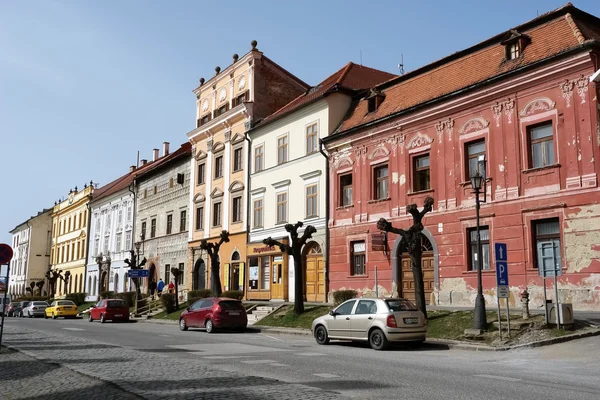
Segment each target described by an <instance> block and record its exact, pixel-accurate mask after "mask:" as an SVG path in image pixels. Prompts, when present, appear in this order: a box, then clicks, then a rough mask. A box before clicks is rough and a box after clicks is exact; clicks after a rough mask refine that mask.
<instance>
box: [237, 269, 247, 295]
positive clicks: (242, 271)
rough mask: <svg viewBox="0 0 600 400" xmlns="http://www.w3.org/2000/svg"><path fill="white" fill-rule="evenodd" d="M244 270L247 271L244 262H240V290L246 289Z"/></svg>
mask: <svg viewBox="0 0 600 400" xmlns="http://www.w3.org/2000/svg"><path fill="white" fill-rule="evenodd" d="M244 272H246V269H245V265H244V263H240V280H239V282H238V284H239V287H240V290H241V291H244V283H245V282H244Z"/></svg>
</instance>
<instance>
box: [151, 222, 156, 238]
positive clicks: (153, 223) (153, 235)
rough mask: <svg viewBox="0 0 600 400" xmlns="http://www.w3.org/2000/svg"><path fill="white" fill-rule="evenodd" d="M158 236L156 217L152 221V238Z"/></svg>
mask: <svg viewBox="0 0 600 400" xmlns="http://www.w3.org/2000/svg"><path fill="white" fill-rule="evenodd" d="M155 237H156V218H153V219H152V220H151V221H150V238H155Z"/></svg>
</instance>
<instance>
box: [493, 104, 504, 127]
mask: <svg viewBox="0 0 600 400" xmlns="http://www.w3.org/2000/svg"><path fill="white" fill-rule="evenodd" d="M492 113H494V120H495V121H496V128H500V117H502V104H501V103H498V102H496V104H494V105H492Z"/></svg>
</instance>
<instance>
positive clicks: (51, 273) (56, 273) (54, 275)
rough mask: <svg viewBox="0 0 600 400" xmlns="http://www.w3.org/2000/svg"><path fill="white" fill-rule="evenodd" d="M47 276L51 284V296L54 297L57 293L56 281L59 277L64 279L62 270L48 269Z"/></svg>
mask: <svg viewBox="0 0 600 400" xmlns="http://www.w3.org/2000/svg"><path fill="white" fill-rule="evenodd" d="M46 278H47V279H48V284H49V285H50V297H54V296H55V295H56V282H57V281H58V279H59V278H60V279H62V271H61V270H60V269H58V270H57V269H51V270H48V271H46Z"/></svg>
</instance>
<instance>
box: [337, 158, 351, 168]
mask: <svg viewBox="0 0 600 400" xmlns="http://www.w3.org/2000/svg"><path fill="white" fill-rule="evenodd" d="M336 164H337V165H336ZM352 165H354V161H352V160H351V159H350V157H344V158H341V159H339V160H336V161H335V162H334V164H333V166H334V168H336V169H337V168H342V167H351V166H352Z"/></svg>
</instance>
